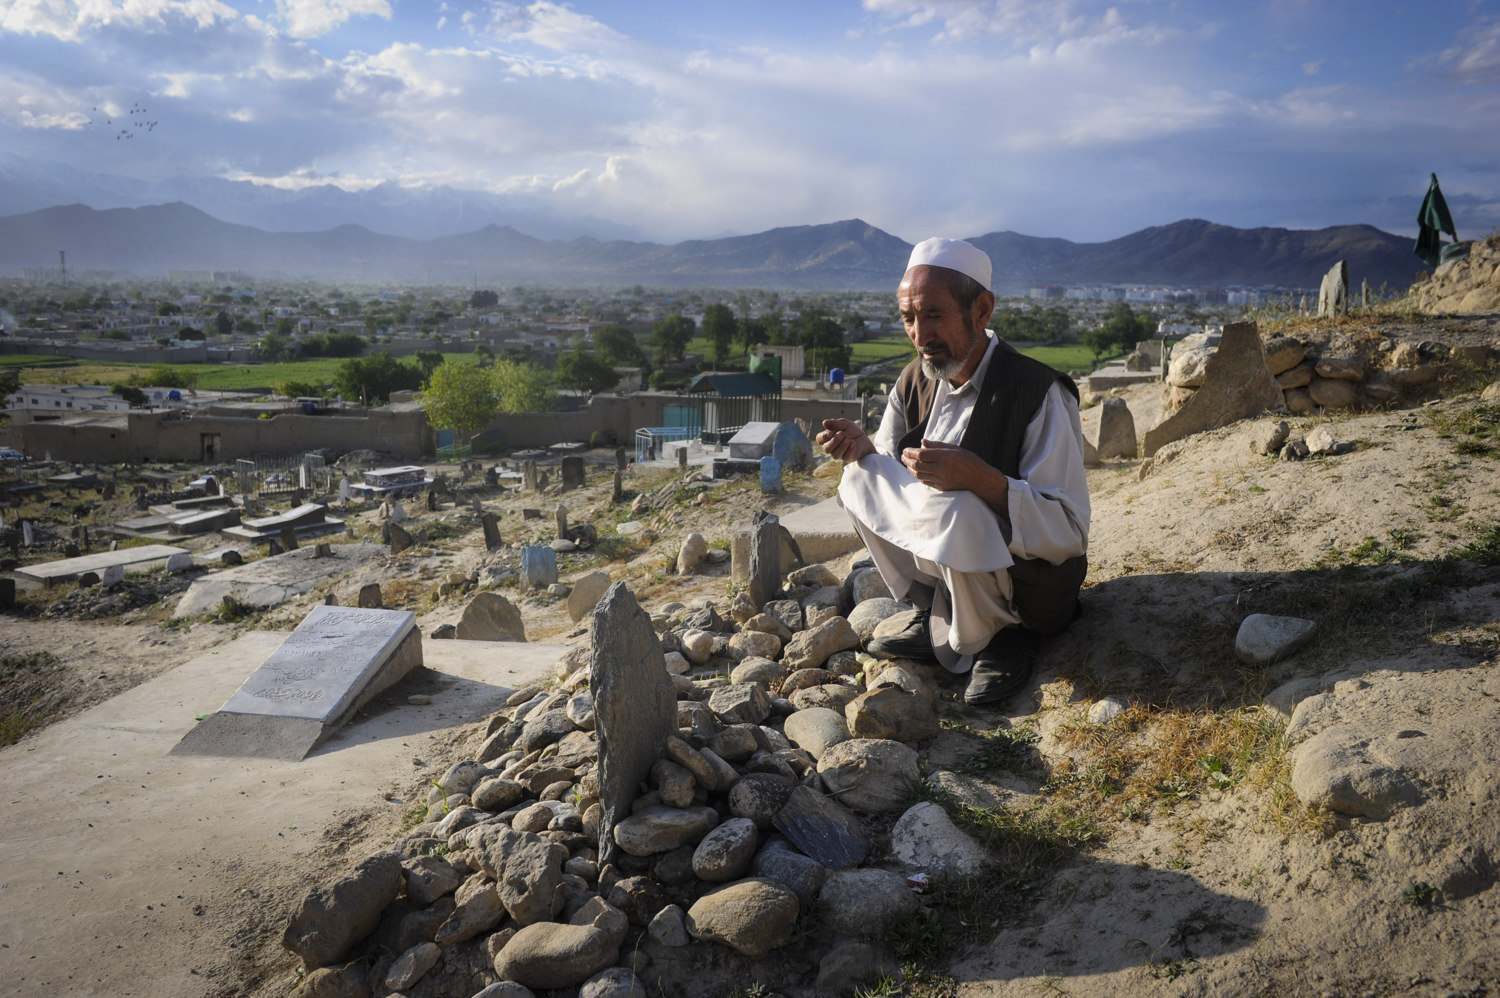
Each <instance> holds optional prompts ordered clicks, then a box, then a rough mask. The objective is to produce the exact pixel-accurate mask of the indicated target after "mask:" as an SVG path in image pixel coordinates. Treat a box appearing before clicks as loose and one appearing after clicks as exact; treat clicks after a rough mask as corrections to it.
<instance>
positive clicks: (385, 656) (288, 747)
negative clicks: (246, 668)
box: [172, 605, 422, 761]
mask: <svg viewBox="0 0 1500 998" xmlns="http://www.w3.org/2000/svg"><path fill="white" fill-rule="evenodd" d="M421 664H422V636H421V633H420V632H418V631H417V628H416V614H414V613H412V612H411V611H409V610H365V609H358V608H355V607H340V606H326V605H325V606H315V607H313V609H312V611H311V612H310V613H308V615H307V616H306V617H305V618H303V620H302V623H300V624H298V625H297V629H296V630H294V631H293V632H292V633H291V634H290V635H289V636H288V637H287V639H286V640H285V641H283V642H282V643H281V647H279V648H277V649H276V650H275V651H274V652H272V653H271V654H270V656H269V657H267V659H266V660H265V661H264V662H262V663H261V665H260V668H258V669H256V670H255V671H254V672H253V673H251V674H250V678H248V679H246V680H245V683H244V685H242V686H241V687H240V688H239V690H238V691H236V692H235V694H234V695H233V696H231V697H230V698H229V699H228V700H227V701H225V703H224V706H222V707H220V708H219V710H218V711H217V712H216V713H214V714H212V715H210V716H208V717H206V718H204V719H203V720H202V721H201V722H199V723H198V725H197V727H195V728H193V729H192V730H191V731H189V732H188V733H187V735H185V736H184V737H183V739H182V740H181V741H180V742H178V743H177V745H176V746H174V747H173V749H172V754H174V755H212V756H255V757H259V758H270V759H287V760H292V761H296V760H300V759H302V758H304V757H306V755H307V753H309V752H311V751H312V750H313V749H314V748H316V747H317V746H318V744H319V743H321V742H322V741H323V740H324V739H326V738H327V737H328V736H329V735H331V734H333V733H334V732H335V731H337V730H338V729H339V728H340V727H342V726H343V725H344V724H345V723H346V722H347V721H348V720H349V719H350V718H351V717H352V716H353V715H354V713H355V712H356V711H358V710H359V709H360V708H361V707H363V706H364V705H365V704H367V703H369V702H370V700H372V699H373V698H374V697H375V696H377V695H378V694H379V693H381V692H382V691H383V690H385V689H387V688H388V687H390V686H391V685H393V684H394V683H396V682H397V681H398V680H400V679H401V678H402V677H403V676H405V675H406V674H407V673H408V672H410V671H411V670H412V669H414V668H416V667H417V666H419V665H421Z"/></svg>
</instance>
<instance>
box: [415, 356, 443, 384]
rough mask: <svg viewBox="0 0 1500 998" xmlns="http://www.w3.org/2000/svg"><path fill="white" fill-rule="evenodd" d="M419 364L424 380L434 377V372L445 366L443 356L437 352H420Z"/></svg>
mask: <svg viewBox="0 0 1500 998" xmlns="http://www.w3.org/2000/svg"><path fill="white" fill-rule="evenodd" d="M417 364H418V365H419V366H420V367H421V368H422V377H423V379H424V380H425V379H428V378H431V377H432V372H434V371H436V370H437V369H438V368H439V367H441V366H442V365H443V355H442V354H441V353H439V352H438V351H436V350H418V351H417Z"/></svg>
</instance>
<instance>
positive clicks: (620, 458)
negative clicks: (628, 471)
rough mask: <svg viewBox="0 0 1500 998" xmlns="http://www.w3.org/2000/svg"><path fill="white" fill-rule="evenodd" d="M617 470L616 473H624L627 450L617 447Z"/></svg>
mask: <svg viewBox="0 0 1500 998" xmlns="http://www.w3.org/2000/svg"><path fill="white" fill-rule="evenodd" d="M615 470H616V471H624V470H625V448H624V447H616V448H615Z"/></svg>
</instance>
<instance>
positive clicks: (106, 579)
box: [99, 565, 125, 586]
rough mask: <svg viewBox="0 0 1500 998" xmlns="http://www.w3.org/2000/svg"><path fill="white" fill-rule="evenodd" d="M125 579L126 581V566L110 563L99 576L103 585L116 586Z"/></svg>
mask: <svg viewBox="0 0 1500 998" xmlns="http://www.w3.org/2000/svg"><path fill="white" fill-rule="evenodd" d="M124 581H125V566H124V565H110V566H109V567H108V568H106V569H105V570H104V573H103V574H102V575H100V576H99V582H100V584H101V585H106V586H115V585H119V584H120V583H121V582H124Z"/></svg>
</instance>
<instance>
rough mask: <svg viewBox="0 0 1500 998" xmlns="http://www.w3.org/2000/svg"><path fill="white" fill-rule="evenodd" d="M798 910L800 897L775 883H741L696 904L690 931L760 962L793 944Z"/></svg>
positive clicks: (689, 921)
mask: <svg viewBox="0 0 1500 998" xmlns="http://www.w3.org/2000/svg"><path fill="white" fill-rule="evenodd" d="M798 910H799V906H798V904H797V895H795V894H793V893H792V892H791V891H789V890H787V889H786V888H785V887H783V886H781V885H780V884H778V883H776V882H775V881H772V880H766V879H760V878H755V879H750V880H741V881H737V882H736V883H732V884H728V885H726V886H724V887H720V888H718V889H717V890H713V891H710V892H709V893H707V894H705V895H703V896H702V897H701V898H699V899H698V900H697V901H695V902H693V906H692V907H691V908H689V909H688V913H687V930H688V932H689V933H690V934H691V935H692V936H693V938H695V939H706V940H708V941H710V942H716V943H723V944H724V945H726V946H729V947H730V948H732V949H734V950H737V951H738V952H740V953H743V954H744V955H745V956H748V957H751V958H752V959H756V958H759V957H763V956H765V955H766V954H767V953H769V952H771V951H772V950H773V949H776V948H777V947H780V946H785V945H786V944H787V943H789V942H791V940H792V930H793V928H794V926H795V925H796V922H797V912H798Z"/></svg>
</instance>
